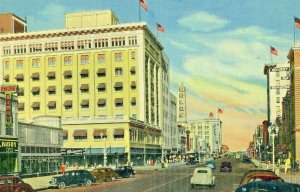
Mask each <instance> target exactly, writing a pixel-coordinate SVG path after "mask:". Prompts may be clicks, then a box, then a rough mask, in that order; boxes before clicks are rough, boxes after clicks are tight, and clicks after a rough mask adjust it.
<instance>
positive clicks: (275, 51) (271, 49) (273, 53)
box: [270, 46, 278, 56]
mask: <svg viewBox="0 0 300 192" xmlns="http://www.w3.org/2000/svg"><path fill="white" fill-rule="evenodd" d="M270 52H271V54H272V55H276V56H278V50H277V49H276V48H275V47H272V46H270Z"/></svg>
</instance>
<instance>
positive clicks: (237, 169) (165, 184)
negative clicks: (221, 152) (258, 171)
mask: <svg viewBox="0 0 300 192" xmlns="http://www.w3.org/2000/svg"><path fill="white" fill-rule="evenodd" d="M225 160H229V161H231V162H232V165H233V171H232V172H228V173H224V172H220V171H219V168H220V163H221V161H225ZM216 165H217V168H216V169H215V170H214V171H213V172H214V175H215V176H216V181H215V183H216V185H215V187H214V188H208V187H207V188H204V187H196V188H195V189H192V188H191V186H190V183H189V182H190V178H191V176H192V173H193V170H194V168H195V167H197V166H199V165H197V166H182V167H176V168H172V169H163V170H152V171H144V172H140V173H138V175H136V176H135V177H134V178H129V179H119V180H117V181H115V182H103V183H97V184H94V185H92V186H90V187H85V186H77V187H68V188H65V189H63V190H58V189H49V190H46V191H47V192H57V191H64V192H71V191H72V192H77V191H78V192H81V191H84V192H98V191H99V192H120V191H122V192H127V191H128V192H177V191H178V192H188V191H203V192H205V191H209V192H214V191H216V192H217V191H218V192H232V191H234V189H235V188H236V187H237V186H238V183H239V181H240V180H241V177H242V175H243V174H244V173H245V172H246V171H247V170H249V169H251V168H254V166H253V165H252V164H243V163H241V160H237V159H233V158H230V159H219V160H217V161H216Z"/></svg>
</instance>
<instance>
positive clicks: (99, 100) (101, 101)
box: [97, 99, 106, 105]
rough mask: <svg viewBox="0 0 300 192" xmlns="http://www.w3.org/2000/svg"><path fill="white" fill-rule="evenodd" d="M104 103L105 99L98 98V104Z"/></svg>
mask: <svg viewBox="0 0 300 192" xmlns="http://www.w3.org/2000/svg"><path fill="white" fill-rule="evenodd" d="M105 103H106V100H105V99H98V102H97V104H98V105H103V104H105Z"/></svg>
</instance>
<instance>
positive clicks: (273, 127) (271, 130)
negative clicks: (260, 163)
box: [268, 125, 278, 172]
mask: <svg viewBox="0 0 300 192" xmlns="http://www.w3.org/2000/svg"><path fill="white" fill-rule="evenodd" d="M268 132H269V135H270V136H271V137H272V148H273V149H272V163H273V168H272V170H273V172H274V171H275V136H276V135H277V133H278V127H277V126H276V125H271V126H269V127H268Z"/></svg>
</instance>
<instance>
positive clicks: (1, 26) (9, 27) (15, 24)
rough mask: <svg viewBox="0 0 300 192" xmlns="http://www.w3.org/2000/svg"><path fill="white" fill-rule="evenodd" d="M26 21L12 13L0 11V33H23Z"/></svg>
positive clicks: (25, 28)
mask: <svg viewBox="0 0 300 192" xmlns="http://www.w3.org/2000/svg"><path fill="white" fill-rule="evenodd" d="M26 31H27V22H26V21H25V20H24V19H22V18H20V17H18V16H17V15H15V14H12V13H2V14H1V13H0V35H1V34H8V33H24V32H26Z"/></svg>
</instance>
